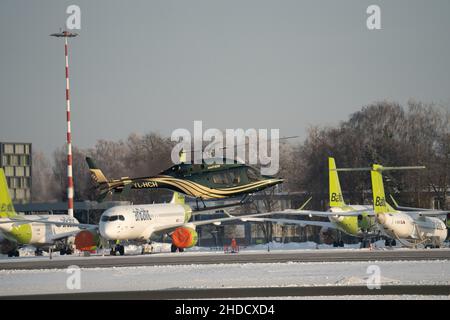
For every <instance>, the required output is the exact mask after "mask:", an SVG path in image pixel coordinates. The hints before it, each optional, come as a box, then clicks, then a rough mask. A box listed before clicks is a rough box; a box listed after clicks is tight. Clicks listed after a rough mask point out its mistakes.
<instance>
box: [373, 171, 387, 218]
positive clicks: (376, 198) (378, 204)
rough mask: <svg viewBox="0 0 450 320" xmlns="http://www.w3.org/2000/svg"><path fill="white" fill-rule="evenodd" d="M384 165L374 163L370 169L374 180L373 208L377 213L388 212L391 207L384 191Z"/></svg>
mask: <svg viewBox="0 0 450 320" xmlns="http://www.w3.org/2000/svg"><path fill="white" fill-rule="evenodd" d="M382 168H383V167H382V166H381V165H379V164H374V165H373V166H372V170H371V171H370V177H371V180H372V194H373V209H374V211H375V213H386V212H389V209H388V207H387V205H386V195H385V193H384V184H383V175H382V174H381V170H382Z"/></svg>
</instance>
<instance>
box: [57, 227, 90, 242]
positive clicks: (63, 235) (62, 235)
mask: <svg viewBox="0 0 450 320" xmlns="http://www.w3.org/2000/svg"><path fill="white" fill-rule="evenodd" d="M81 231H83V230H81V229H80V230H74V231H69V232H64V233H58V234H54V235H52V236H51V240H52V241H56V240H61V239H65V238H68V237H72V236H76V235H77V234H78V233H80V232H81Z"/></svg>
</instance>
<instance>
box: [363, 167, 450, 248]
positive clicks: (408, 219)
mask: <svg viewBox="0 0 450 320" xmlns="http://www.w3.org/2000/svg"><path fill="white" fill-rule="evenodd" d="M411 168H414V167H411ZM417 168H418V167H417ZM391 169H395V170H398V169H409V168H408V167H397V168H395V167H392V168H390V167H383V166H381V165H378V164H374V165H373V166H372V169H371V171H370V174H371V179H372V193H373V206H374V211H375V214H376V221H377V223H378V224H379V225H380V226H381V228H382V229H383V232H384V233H386V234H388V235H389V236H391V237H393V238H395V239H397V240H398V241H399V242H400V243H401V244H403V245H404V246H407V247H417V245H419V244H424V246H425V247H426V248H427V247H429V248H439V247H440V246H442V244H443V242H444V241H445V239H446V238H447V232H448V231H447V227H446V225H445V223H444V222H443V221H442V219H441V218H438V217H442V216H447V214H448V213H449V212H448V211H439V210H429V209H420V208H410V209H414V210H416V211H399V210H395V209H393V208H392V207H391V206H389V205H388V204H387V202H386V196H385V192H384V184H383V176H382V171H385V170H391ZM417 209H419V210H417ZM444 219H445V218H444Z"/></svg>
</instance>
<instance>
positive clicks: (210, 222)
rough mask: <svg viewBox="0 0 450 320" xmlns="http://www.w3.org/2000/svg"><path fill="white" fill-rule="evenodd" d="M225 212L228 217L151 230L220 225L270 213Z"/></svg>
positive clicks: (159, 230) (167, 231)
mask: <svg viewBox="0 0 450 320" xmlns="http://www.w3.org/2000/svg"><path fill="white" fill-rule="evenodd" d="M226 214H227V215H228V218H218V219H208V220H199V221H191V222H185V223H183V222H182V223H176V224H172V225H165V226H161V227H157V228H155V229H154V230H153V232H154V233H170V232H172V231H174V230H175V229H177V228H179V227H188V226H192V227H197V226H202V225H206V224H215V225H220V224H222V222H227V221H236V220H241V221H245V220H244V219H246V218H256V217H262V216H267V215H270V214H271V213H270V212H266V213H256V214H250V215H243V216H232V215H230V214H228V213H226Z"/></svg>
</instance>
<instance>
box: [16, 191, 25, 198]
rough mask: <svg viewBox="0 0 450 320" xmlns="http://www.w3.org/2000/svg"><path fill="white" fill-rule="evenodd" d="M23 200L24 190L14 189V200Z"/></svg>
mask: <svg viewBox="0 0 450 320" xmlns="http://www.w3.org/2000/svg"><path fill="white" fill-rule="evenodd" d="M24 198H25V190H23V189H16V199H24Z"/></svg>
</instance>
